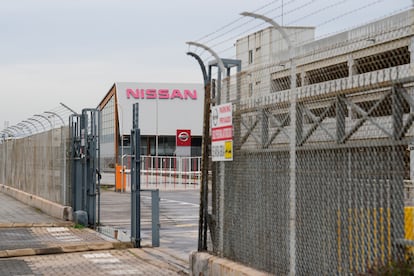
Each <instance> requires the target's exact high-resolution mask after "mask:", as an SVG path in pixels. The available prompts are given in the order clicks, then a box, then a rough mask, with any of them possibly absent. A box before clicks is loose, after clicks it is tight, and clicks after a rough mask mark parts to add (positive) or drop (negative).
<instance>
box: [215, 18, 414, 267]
mask: <svg viewBox="0 0 414 276" xmlns="http://www.w3.org/2000/svg"><path fill="white" fill-rule="evenodd" d="M413 15H414V12H413V10H408V11H405V12H402V13H399V14H397V15H394V16H391V17H388V18H384V19H382V20H380V21H378V22H374V23H370V24H367V25H364V26H362V27H359V28H357V29H353V30H350V31H347V32H344V33H340V34H338V35H335V36H332V37H327V38H325V39H322V40H317V41H313V42H309V41H304V37H306V39H308V38H309V36H310V35H311V33H309V32H311V29H309V28H299V27H298V28H294V27H292V28H276V27H275V28H267V29H264V30H263V31H259V32H256V33H254V34H252V35H249V36H247V37H245V38H242V39H239V40H238V41H237V42H236V45H235V46H236V50H237V59H239V60H241V61H242V68H243V71H242V72H241V73H239V74H233V75H230V76H228V77H227V78H224V80H223V81H222V82H221V83H220V84H221V88H220V87H216V90H217V93H216V95H217V97H216V99H215V101H214V102H216V103H229V102H231V103H232V104H233V128H234V145H233V161H231V162H219V163H215V164H214V173H213V185H212V211H211V212H212V216H211V219H212V221H211V225H212V226H213V227H212V244H211V246H209V250H210V251H213V252H215V253H216V254H218V255H220V256H223V257H226V258H229V259H232V260H235V261H238V262H241V263H244V264H246V265H249V266H252V267H255V268H257V269H260V270H264V271H268V272H271V273H275V274H277V275H286V274H289V273H292V274H296V275H338V274H341V275H349V274H354V273H355V274H358V273H370V272H372V273H374V272H375V271H376V270H377V269H381V268H384V267H387V266H391V265H393V264H395V263H398V262H400V261H405V260H408V258H409V257H411V255H410V252H412V250H413V248H414V247H413V246H414V240H413V237H414V229H413V228H412V226H413V219H414V217H413V215H412V213H411V212H412V211H411V210H412V209H411V208H412V207H411V206H412V203H413V202H412V200H411V198H412V195H411V193H412V190H411V187H412V184H411V183H412V182H411V180H412V177H413V175H414V174H413V172H414V166H413V164H414V163H413V162H411V164H410V160H411V157H413V158H414V152H412V150H413V148H412V147H410V145H411V144H412V143H413V136H414V128H413V121H414V89H413V85H414V58H413V57H414V52H413V49H414V46H413V45H414V37H413V35H414V29H413V19H414V16H413ZM281 32H284V33H285V35H281V34H280V33H281ZM286 37H288V38H290V39H289V41H287V39H286ZM302 38H303V39H302ZM301 39H302V40H301ZM280 45H281V46H280ZM279 46H280V48H281V49H278V50H277V51H275V48H278V47H279ZM292 79H294V81H293V82H292V81H291V80H292ZM292 84H293V85H292Z"/></svg>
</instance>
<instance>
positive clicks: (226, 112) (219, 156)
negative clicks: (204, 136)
mask: <svg viewBox="0 0 414 276" xmlns="http://www.w3.org/2000/svg"><path fill="white" fill-rule="evenodd" d="M211 156H212V160H213V161H232V160H233V110H232V105H231V103H229V104H222V105H217V106H213V107H212V108H211Z"/></svg>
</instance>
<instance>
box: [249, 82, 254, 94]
mask: <svg viewBox="0 0 414 276" xmlns="http://www.w3.org/2000/svg"><path fill="white" fill-rule="evenodd" d="M251 96H253V83H249V97H251Z"/></svg>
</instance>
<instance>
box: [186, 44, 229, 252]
mask: <svg viewBox="0 0 414 276" xmlns="http://www.w3.org/2000/svg"><path fill="white" fill-rule="evenodd" d="M186 43H187V44H188V45H192V46H197V47H200V48H202V49H204V50H206V51H207V52H209V53H210V54H211V55H212V56H213V57H214V58H215V59H216V62H217V65H218V67H219V77H221V74H222V73H224V72H226V68H225V66H224V63H223V61H222V60H221V58H220V57H219V56H218V55H217V53H216V52H214V51H213V50H212V49H211V48H209V47H207V46H205V45H203V44H201V43H197V42H192V41H190V42H186ZM192 56H193V57H195V58H196V59H197V61H198V63H199V64H200V66H201V68H203V67H204V64H203V63H202V61H201V60H200V58H199V57H198V56H197V55H195V54H192ZM197 57H198V58H197ZM202 71H203V78H204V80H206V76H207V74H206V73H205V70H203V69H202ZM210 74H211V72H210ZM208 78H211V76H208ZM220 79H221V78H220ZM204 89H205V96H204V97H205V99H204V127H203V128H204V129H203V142H202V144H203V154H202V155H203V157H202V159H203V161H202V164H203V168H202V174H201V178H202V181H201V184H202V187H201V197H202V205H203V206H202V207H203V208H201V207H200V222H203V223H204V225H203V228H204V229H201V226H199V227H200V228H199V241H198V242H199V244H198V249H199V250H207V220H208V205H207V204H208V152H207V151H208V150H207V148H208V145H207V137H208V136H209V131H210V98H208V99H206V97H207V95H208V97H210V85H209V84H208V85H205V87H204ZM219 99H220V98H219ZM224 168H225V167H224V162H220V163H219V169H220V171H221V174H220V194H221V195H222V196H221V197H220V202H219V206H221V208H220V214H219V223H220V224H221V225H220V228H221V229H223V223H224V220H223V218H224ZM202 232H203V233H202ZM201 235H202V238H201V237H200V236H201ZM219 235H220V237H219V248H220V251H222V252H223V245H224V243H223V231H220V232H219Z"/></svg>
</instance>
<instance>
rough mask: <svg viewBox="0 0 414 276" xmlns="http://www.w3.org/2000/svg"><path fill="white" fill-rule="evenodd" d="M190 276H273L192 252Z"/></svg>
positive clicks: (202, 253) (223, 259)
mask: <svg viewBox="0 0 414 276" xmlns="http://www.w3.org/2000/svg"><path fill="white" fill-rule="evenodd" d="M190 275H215V276H216V275H217V276H220V275H233V276H251V275H255V276H269V275H272V274H270V273H266V272H263V271H259V270H256V269H253V268H251V267H248V266H245V265H242V264H240V263H236V262H233V261H230V260H228V259H225V258H220V257H217V256H213V255H210V254H208V253H205V252H192V253H191V254H190Z"/></svg>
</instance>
